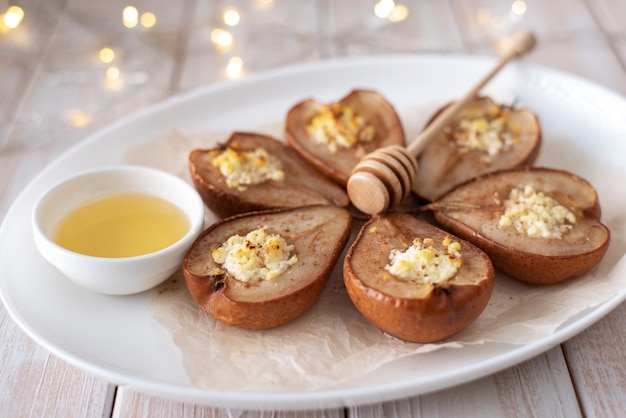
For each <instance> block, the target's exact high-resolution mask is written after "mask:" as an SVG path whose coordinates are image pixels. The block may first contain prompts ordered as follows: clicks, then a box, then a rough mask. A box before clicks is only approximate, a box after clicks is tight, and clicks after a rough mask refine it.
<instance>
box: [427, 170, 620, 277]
mask: <svg viewBox="0 0 626 418" xmlns="http://www.w3.org/2000/svg"><path fill="white" fill-rule="evenodd" d="M527 185H531V186H532V187H533V188H534V189H535V190H537V191H542V192H543V193H545V194H546V195H548V196H550V197H551V198H553V199H555V200H556V201H557V202H558V203H559V204H560V205H562V206H563V207H565V208H567V209H568V210H569V211H571V212H572V213H573V214H574V215H575V219H576V221H575V224H573V225H572V226H571V229H570V230H569V231H567V232H565V233H564V234H563V235H562V236H560V237H552V236H550V237H546V238H544V237H540V236H528V234H527V233H523V232H518V230H516V229H515V228H514V227H512V226H505V227H503V226H501V225H500V219H501V216H502V215H503V214H504V206H503V201H504V199H506V197H507V196H509V194H510V192H511V190H512V189H513V188H518V189H520V188H521V189H523V188H524V187H526V186H527ZM431 208H432V209H433V210H434V216H435V218H436V220H437V221H438V222H439V223H440V224H441V225H442V226H443V228H444V229H446V230H449V231H451V232H452V233H454V234H455V235H457V236H460V237H462V238H464V239H466V240H468V241H470V242H472V243H474V244H475V245H476V246H478V247H480V248H482V249H483V250H484V251H485V252H486V253H487V254H489V256H490V258H491V260H492V261H493V263H494V265H495V266H496V267H497V268H498V269H499V270H501V271H502V272H504V273H506V274H508V275H510V276H511V277H514V278H516V279H518V280H521V281H523V282H526V283H532V284H551V283H558V282H562V281H564V280H569V279H573V278H575V277H579V276H581V275H583V274H585V273H587V272H588V271H589V270H591V269H592V268H593V267H594V266H595V265H596V264H598V263H599V262H600V261H601V260H602V258H603V256H604V254H605V253H606V251H607V249H608V247H609V243H610V231H609V229H608V228H607V227H606V226H605V225H603V224H602V223H601V222H600V216H601V208H600V202H599V200H598V196H597V193H596V191H595V189H594V188H593V187H592V186H591V184H589V183H588V182H587V181H586V180H584V179H582V178H580V177H578V176H576V175H574V174H572V173H569V172H567V171H563V170H556V169H550V168H541V167H526V168H518V169H511V170H504V171H499V172H496V173H491V174H487V175H484V176H481V177H479V178H476V179H474V180H470V181H468V182H466V183H464V184H462V185H460V186H458V187H456V188H455V189H454V190H452V191H451V192H449V193H448V194H446V195H445V196H444V197H442V198H441V199H439V200H438V201H436V202H434V204H432V205H431Z"/></svg>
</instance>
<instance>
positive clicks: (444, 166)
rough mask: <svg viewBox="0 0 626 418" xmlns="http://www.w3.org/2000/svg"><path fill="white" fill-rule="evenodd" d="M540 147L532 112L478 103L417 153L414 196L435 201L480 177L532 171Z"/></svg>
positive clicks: (485, 99)
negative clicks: (528, 168) (507, 171)
mask: <svg viewBox="0 0 626 418" xmlns="http://www.w3.org/2000/svg"><path fill="white" fill-rule="evenodd" d="M448 106H450V105H448ZM448 106H444V107H443V108H442V109H440V110H439V111H438V112H437V113H436V114H435V115H434V116H433V117H432V119H431V122H432V121H433V120H434V119H435V118H436V117H437V116H438V115H439V114H440V113H441V112H443V111H444V110H445V109H446V108H447V107H448ZM429 123H430V122H429ZM540 147H541V127H540V125H539V120H538V118H537V116H536V115H535V114H534V113H533V112H531V111H530V110H527V109H512V108H510V107H506V106H501V105H498V104H496V103H495V102H494V101H493V100H492V99H491V98H489V97H480V98H477V99H476V100H474V101H472V102H470V104H468V105H467V107H466V108H465V109H463V111H461V112H460V113H459V115H458V116H457V117H456V118H455V119H454V120H453V122H452V123H450V124H449V125H448V126H446V128H444V131H443V132H442V133H441V134H440V135H439V136H437V137H436V138H434V139H433V140H432V142H431V143H430V144H428V145H427V146H426V147H425V148H424V150H423V151H422V152H421V154H420V155H419V157H418V160H417V162H418V165H419V171H418V174H417V178H416V180H415V182H414V184H413V191H414V192H415V193H416V194H417V195H418V196H421V197H422V198H424V199H427V200H431V201H432V200H435V199H436V198H438V197H440V196H442V195H443V194H445V193H446V192H448V191H450V190H451V189H452V188H454V186H457V185H459V184H461V183H464V182H465V181H467V180H470V179H472V178H474V177H478V176H479V175H482V174H486V173H489V172H492V171H497V170H503V169H507V168H514V167H521V166H528V165H532V164H533V163H534V161H535V160H536V158H537V155H538V153H539V149H540Z"/></svg>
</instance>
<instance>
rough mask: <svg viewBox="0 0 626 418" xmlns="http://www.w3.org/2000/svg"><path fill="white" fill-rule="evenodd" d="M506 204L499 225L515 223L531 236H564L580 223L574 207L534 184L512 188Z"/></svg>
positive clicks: (519, 230) (519, 229)
mask: <svg viewBox="0 0 626 418" xmlns="http://www.w3.org/2000/svg"><path fill="white" fill-rule="evenodd" d="M503 206H504V214H503V215H502V216H501V217H500V221H499V227H500V228H506V227H510V226H513V227H514V228H515V230H516V231H517V232H519V233H522V234H526V235H528V236H529V237H541V238H561V237H562V236H563V235H564V234H566V233H567V232H568V231H569V230H571V229H572V228H573V227H574V225H575V224H576V216H575V215H574V213H573V212H572V211H570V210H569V209H567V208H566V207H565V206H562V205H561V204H559V202H558V201H556V200H555V199H553V198H552V197H550V196H548V195H546V194H545V193H543V192H541V191H540V192H537V191H535V189H534V188H533V187H532V186H530V185H527V186H526V187H524V189H518V188H514V189H512V190H511V193H510V194H509V197H508V199H506V200H505V201H504V202H503Z"/></svg>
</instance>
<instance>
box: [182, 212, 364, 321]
mask: <svg viewBox="0 0 626 418" xmlns="http://www.w3.org/2000/svg"><path fill="white" fill-rule="evenodd" d="M351 222H352V218H351V216H350V213H349V212H348V210H347V209H344V208H339V207H337V206H332V205H317V206H308V207H300V208H291V209H275V210H268V211H262V212H251V213H246V214H241V215H236V216H233V217H230V218H227V219H224V220H222V221H220V222H218V223H216V224H214V225H213V226H211V227H209V228H208V229H206V230H205V231H204V232H203V233H202V234H201V235H200V236H199V237H198V239H197V240H196V241H195V243H194V244H193V245H192V247H191V248H190V250H189V251H188V253H187V255H186V256H185V259H184V261H183V273H184V276H185V281H186V284H187V288H188V289H189V292H190V293H191V295H192V297H193V299H194V300H195V301H196V303H197V304H198V305H199V306H200V308H202V309H203V310H204V311H205V312H207V313H208V314H209V315H211V316H213V317H214V318H215V319H217V320H219V321H221V322H223V323H225V324H229V325H233V326H237V327H241V328H247V329H265V328H272V327H277V326H279V325H282V324H285V323H287V322H289V321H291V320H293V319H294V318H296V317H297V316H299V315H300V314H302V313H303V312H305V311H306V310H307V309H308V308H309V307H310V306H311V305H313V303H314V302H315V301H316V300H317V299H318V297H319V295H320V293H321V291H322V289H323V288H324V286H325V285H326V282H327V281H328V277H329V276H330V273H331V271H332V269H333V267H334V265H335V263H336V262H337V259H338V258H339V256H340V255H341V253H342V251H343V249H344V247H345V245H346V243H347V241H348V238H349V236H350V229H351Z"/></svg>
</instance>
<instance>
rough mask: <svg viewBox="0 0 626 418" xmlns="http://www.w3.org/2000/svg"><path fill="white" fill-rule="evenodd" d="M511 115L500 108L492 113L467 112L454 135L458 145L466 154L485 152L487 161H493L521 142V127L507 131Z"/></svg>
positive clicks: (495, 107) (480, 111)
mask: <svg viewBox="0 0 626 418" xmlns="http://www.w3.org/2000/svg"><path fill="white" fill-rule="evenodd" d="M509 113H510V109H508V108H501V107H500V106H494V107H493V108H492V109H491V110H490V111H484V110H482V109H474V110H470V111H467V112H466V114H465V117H464V118H463V119H461V121H460V122H459V124H458V126H457V127H456V129H454V131H453V134H452V137H453V139H454V141H455V143H456V145H457V146H458V147H459V148H460V149H461V150H462V151H464V152H469V151H480V152H483V153H484V154H485V159H486V160H488V161H491V160H492V159H493V157H495V156H497V155H498V154H500V153H501V152H503V151H505V150H508V149H509V148H510V147H511V146H512V145H514V144H516V143H518V142H519V126H512V127H511V130H508V129H507V123H508V118H509Z"/></svg>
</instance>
